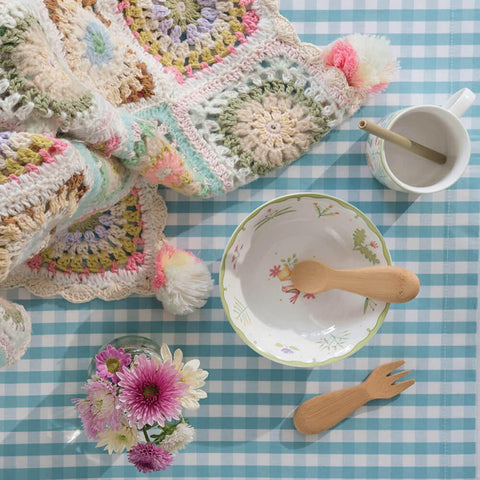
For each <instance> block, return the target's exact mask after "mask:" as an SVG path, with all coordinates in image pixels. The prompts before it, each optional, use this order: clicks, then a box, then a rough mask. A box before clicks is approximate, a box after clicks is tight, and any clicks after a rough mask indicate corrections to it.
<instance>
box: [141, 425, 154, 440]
mask: <svg viewBox="0 0 480 480" xmlns="http://www.w3.org/2000/svg"><path fill="white" fill-rule="evenodd" d="M142 432H143V434H144V435H145V440H146V441H147V443H152V442H151V441H150V437H149V436H148V433H147V428H146V427H143V428H142Z"/></svg>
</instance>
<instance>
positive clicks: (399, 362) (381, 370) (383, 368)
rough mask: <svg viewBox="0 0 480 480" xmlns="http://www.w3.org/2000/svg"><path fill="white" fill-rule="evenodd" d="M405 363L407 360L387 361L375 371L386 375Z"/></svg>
mask: <svg viewBox="0 0 480 480" xmlns="http://www.w3.org/2000/svg"><path fill="white" fill-rule="evenodd" d="M404 363H405V360H397V361H396V362H391V363H386V364H385V365H380V366H379V367H377V368H376V369H375V370H374V372H375V373H377V374H379V375H382V376H385V377H386V376H387V375H388V374H389V373H391V372H393V371H394V370H396V369H397V368H398V367H401V366H402V365H403V364H404Z"/></svg>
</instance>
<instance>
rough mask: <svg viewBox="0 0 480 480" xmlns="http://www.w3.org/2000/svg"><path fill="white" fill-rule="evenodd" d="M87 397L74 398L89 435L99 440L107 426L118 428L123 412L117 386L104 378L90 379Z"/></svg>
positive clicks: (87, 385)
mask: <svg viewBox="0 0 480 480" xmlns="http://www.w3.org/2000/svg"><path fill="white" fill-rule="evenodd" d="M85 390H86V391H87V394H88V395H87V398H83V399H78V398H77V399H74V400H73V402H74V403H75V404H76V405H75V408H76V409H77V412H78V414H79V415H80V418H81V420H82V424H83V428H84V430H85V433H86V434H87V436H88V437H90V438H93V439H94V440H97V437H98V434H99V433H100V432H101V431H103V430H105V428H106V426H107V425H108V426H110V428H114V429H115V428H118V427H119V426H120V425H121V418H122V412H121V411H120V410H119V409H118V405H117V396H116V391H115V390H116V388H115V386H114V385H112V384H111V383H107V382H104V381H102V380H88V382H87V384H86V385H85Z"/></svg>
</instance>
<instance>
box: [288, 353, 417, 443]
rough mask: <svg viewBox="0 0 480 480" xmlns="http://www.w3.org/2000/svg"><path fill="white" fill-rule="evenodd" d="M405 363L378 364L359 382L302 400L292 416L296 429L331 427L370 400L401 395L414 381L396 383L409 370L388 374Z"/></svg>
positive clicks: (306, 431) (309, 430) (310, 430)
mask: <svg viewBox="0 0 480 480" xmlns="http://www.w3.org/2000/svg"><path fill="white" fill-rule="evenodd" d="M404 363H405V362H404V361H403V360H398V361H396V362H392V363H387V364H385V365H381V366H379V367H377V368H375V370H373V371H372V372H371V373H370V375H369V376H368V378H367V379H366V380H365V381H364V382H363V383H361V384H360V385H356V386H354V387H349V388H344V389H343V390H337V391H335V392H329V393H324V394H323V395H317V396H316V397H313V398H311V399H310V400H307V401H306V402H303V403H302V404H301V405H300V406H299V407H298V408H297V410H296V411H295V414H294V415H293V423H294V424H295V428H296V429H297V430H298V431H299V432H300V433H303V434H305V435H312V434H315V433H320V432H323V431H324V430H327V429H329V428H331V427H333V426H334V425H336V424H337V423H339V422H340V421H342V420H343V419H344V418H346V417H348V416H349V415H351V414H352V413H353V412H354V411H355V410H357V408H359V407H361V406H362V405H364V404H365V403H367V402H369V401H370V400H374V399H376V398H392V397H394V396H395V395H398V394H400V393H401V392H403V391H404V390H406V389H407V388H408V387H410V386H412V385H413V384H414V383H415V380H407V381H406V382H401V383H395V382H396V381H397V380H399V379H400V378H401V377H403V376H404V375H407V374H408V373H410V371H409V370H408V371H405V372H399V373H396V374H394V375H390V374H391V373H392V372H393V371H394V370H395V369H397V368H398V367H400V366H402V365H403V364H404Z"/></svg>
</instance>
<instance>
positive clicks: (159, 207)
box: [0, 176, 167, 303]
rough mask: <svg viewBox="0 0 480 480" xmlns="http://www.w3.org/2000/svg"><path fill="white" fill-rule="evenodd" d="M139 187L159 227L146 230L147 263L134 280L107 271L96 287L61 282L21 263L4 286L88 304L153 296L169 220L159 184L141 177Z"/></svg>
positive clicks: (152, 221) (151, 219) (151, 220)
mask: <svg viewBox="0 0 480 480" xmlns="http://www.w3.org/2000/svg"><path fill="white" fill-rule="evenodd" d="M136 186H137V187H140V192H139V196H140V198H141V200H142V203H143V204H144V205H145V207H146V208H145V211H146V212H148V213H146V215H148V223H147V225H150V226H151V225H154V226H155V228H151V229H148V227H147V228H146V229H145V237H146V238H145V246H146V251H145V263H144V265H143V266H142V268H141V269H139V271H138V272H137V273H136V274H135V275H134V276H132V280H133V281H132V282H131V283H129V282H126V281H122V279H121V276H116V277H115V278H112V277H113V275H114V274H112V273H111V272H106V273H105V282H104V285H99V286H94V285H90V284H87V283H81V282H79V283H75V282H69V283H67V284H65V285H61V284H59V283H57V282H54V281H52V279H51V278H46V277H35V276H32V271H31V270H30V268H28V266H26V265H25V264H22V265H20V266H19V267H17V268H16V269H14V271H13V272H11V273H10V275H9V276H8V278H7V279H6V280H5V281H4V282H3V283H2V284H1V285H0V287H1V288H5V289H11V288H17V287H25V288H26V289H27V290H28V291H29V292H31V293H33V294H34V295H37V296H39V297H46V298H48V297H54V296H60V297H62V298H64V299H65V300H68V301H69V302H72V303H85V302H89V301H90V300H93V299H95V298H99V299H101V300H107V301H111V300H120V299H122V298H126V297H128V296H129V295H132V294H139V295H143V296H153V295H155V292H154V290H153V287H152V280H153V278H154V275H155V258H156V253H157V252H158V251H159V250H160V249H161V248H162V246H163V245H164V243H165V241H166V240H165V236H164V235H163V229H164V228H165V224H166V220H167V210H166V205H165V201H164V199H163V198H162V196H161V195H160V194H159V193H158V192H157V191H156V190H157V187H156V186H152V185H150V184H148V183H147V182H146V181H145V180H143V179H142V178H141V177H140V176H139V177H138V179H137V184H136Z"/></svg>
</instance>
